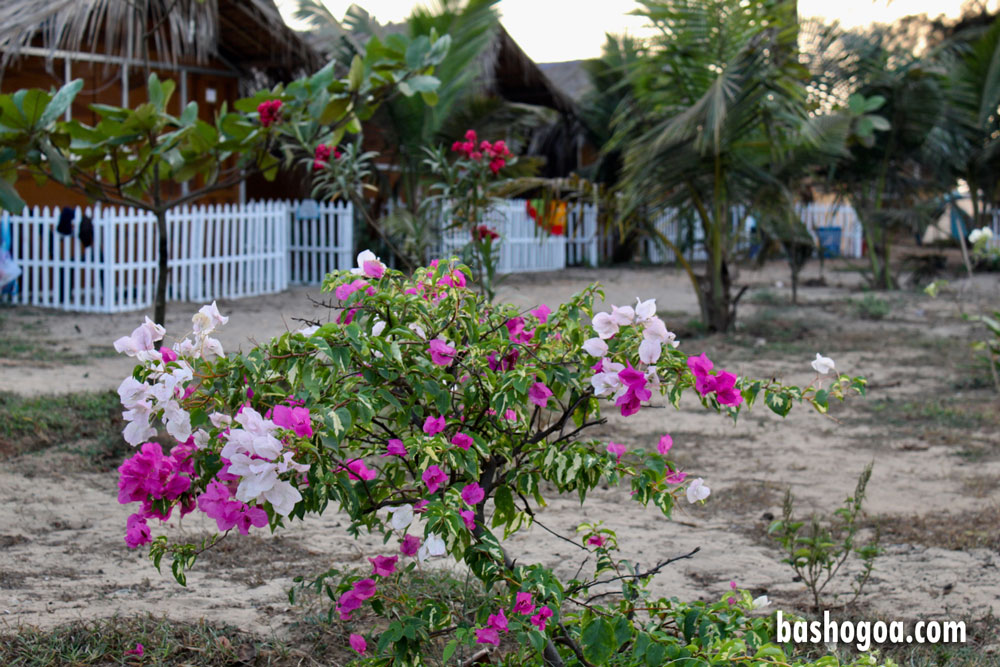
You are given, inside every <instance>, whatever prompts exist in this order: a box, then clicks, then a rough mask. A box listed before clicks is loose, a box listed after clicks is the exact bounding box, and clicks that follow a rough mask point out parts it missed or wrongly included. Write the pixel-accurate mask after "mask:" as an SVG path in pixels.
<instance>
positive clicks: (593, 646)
mask: <svg viewBox="0 0 1000 667" xmlns="http://www.w3.org/2000/svg"><path fill="white" fill-rule="evenodd" d="M580 643H581V645H582V648H583V657H585V658H586V659H587V660H589V661H590V662H592V663H594V664H596V665H603V664H605V663H606V662H607V661H608V659H609V658H611V656H612V654H614V652H615V650H617V649H618V645H617V642H616V641H615V631H614V628H612V627H611V624H610V623H608V622H607V621H606V620H605V619H604V618H600V617H599V618H595V619H593V620H592V621H591V622H590V623H588V624H587V625H586V626H585V627H584V628H583V633H581V635H580Z"/></svg>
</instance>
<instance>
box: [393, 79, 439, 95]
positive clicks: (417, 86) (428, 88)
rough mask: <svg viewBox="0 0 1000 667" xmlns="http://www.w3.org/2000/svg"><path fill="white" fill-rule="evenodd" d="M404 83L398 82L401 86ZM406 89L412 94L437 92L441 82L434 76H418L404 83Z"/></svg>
mask: <svg viewBox="0 0 1000 667" xmlns="http://www.w3.org/2000/svg"><path fill="white" fill-rule="evenodd" d="M403 83H404V82H402V81H401V82H400V85H401V86H402V84H403ZM405 83H406V85H407V88H409V89H410V90H411V91H412V92H411V93H410V94H411V95H412V94H413V93H430V92H433V91H435V90H437V88H438V86H440V85H441V80H440V79H438V78H437V77H436V76H429V75H427V74H420V75H418V76H413V77H410V78H409V79H407V80H406V81H405ZM404 94H405V93H404Z"/></svg>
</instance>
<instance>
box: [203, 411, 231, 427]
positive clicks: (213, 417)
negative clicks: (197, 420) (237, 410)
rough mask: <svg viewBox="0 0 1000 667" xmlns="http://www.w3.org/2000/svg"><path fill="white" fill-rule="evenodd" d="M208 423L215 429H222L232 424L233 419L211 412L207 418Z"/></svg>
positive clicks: (220, 413)
mask: <svg viewBox="0 0 1000 667" xmlns="http://www.w3.org/2000/svg"><path fill="white" fill-rule="evenodd" d="M208 421H210V422H212V426H214V427H215V428H222V427H223V426H229V425H230V424H232V423H233V418H232V417H230V416H229V415H227V414H224V413H222V412H213V413H212V414H210V415H209V416H208Z"/></svg>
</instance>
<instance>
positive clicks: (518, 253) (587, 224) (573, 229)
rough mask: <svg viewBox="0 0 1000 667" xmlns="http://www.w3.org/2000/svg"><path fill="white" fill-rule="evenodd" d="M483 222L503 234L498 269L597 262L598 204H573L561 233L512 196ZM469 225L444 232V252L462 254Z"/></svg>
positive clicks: (511, 270) (512, 270) (555, 268)
mask: <svg viewBox="0 0 1000 667" xmlns="http://www.w3.org/2000/svg"><path fill="white" fill-rule="evenodd" d="M482 224H485V225H487V226H488V227H490V228H492V229H493V230H495V231H496V232H497V233H498V234H500V258H499V262H498V263H497V273H501V274H505V273H530V272H536V271H559V270H561V269H564V268H566V267H567V266H579V265H588V266H597V264H598V261H599V259H600V258H599V257H598V252H597V250H598V244H597V241H598V234H597V207H595V206H594V205H593V204H571V205H569V206H568V207H567V211H566V228H565V230H564V232H563V234H561V235H559V236H555V235H550V234H548V233H547V232H545V230H544V229H542V228H541V227H540V226H539V225H538V223H537V222H535V220H534V219H533V218H532V217H531V216H530V215H528V211H527V201H526V200H524V199H509V200H505V201H503V202H501V203H499V204H498V205H496V206H494V207H493V208H491V209H490V210H489V212H488V213H487V214H486V215H485V216H484V218H483V221H482ZM470 240H471V239H470V231H469V230H467V229H459V228H454V229H448V230H445V231H443V232H442V233H441V244H440V248H439V249H438V252H439V253H440V255H441V256H444V257H447V256H449V255H460V254H461V251H462V249H463V248H464V247H465V246H466V245H468V243H469V242H470Z"/></svg>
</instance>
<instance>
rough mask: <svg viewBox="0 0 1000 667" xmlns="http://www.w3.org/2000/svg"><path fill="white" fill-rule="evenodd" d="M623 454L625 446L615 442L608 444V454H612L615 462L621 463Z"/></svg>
mask: <svg viewBox="0 0 1000 667" xmlns="http://www.w3.org/2000/svg"><path fill="white" fill-rule="evenodd" d="M624 453H625V445H621V444H618V443H617V442H609V443H608V454H614V455H615V458H616V460H617V461H618V462H619V463H621V460H622V454H624Z"/></svg>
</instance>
